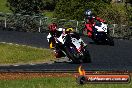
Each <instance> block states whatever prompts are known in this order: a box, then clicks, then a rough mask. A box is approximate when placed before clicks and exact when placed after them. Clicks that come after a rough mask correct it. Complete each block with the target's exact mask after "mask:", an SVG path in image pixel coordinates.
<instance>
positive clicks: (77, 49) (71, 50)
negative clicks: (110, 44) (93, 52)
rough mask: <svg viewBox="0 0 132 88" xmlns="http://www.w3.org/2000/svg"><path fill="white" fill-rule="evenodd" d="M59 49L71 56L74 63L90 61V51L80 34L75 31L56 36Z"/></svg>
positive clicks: (70, 58)
mask: <svg viewBox="0 0 132 88" xmlns="http://www.w3.org/2000/svg"><path fill="white" fill-rule="evenodd" d="M55 41H56V46H55V48H57V50H59V52H60V53H61V54H63V55H65V56H67V57H68V58H69V60H71V61H72V62H73V63H90V62H91V59H90V55H89V51H88V50H87V49H86V46H85V44H84V42H83V40H82V39H81V38H80V36H79V35H78V34H77V33H75V32H70V33H67V34H62V35H61V36H60V37H58V38H57V37H55Z"/></svg>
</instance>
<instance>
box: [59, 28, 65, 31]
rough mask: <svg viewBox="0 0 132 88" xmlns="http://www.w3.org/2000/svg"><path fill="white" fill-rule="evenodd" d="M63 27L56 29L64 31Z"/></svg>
mask: <svg viewBox="0 0 132 88" xmlns="http://www.w3.org/2000/svg"><path fill="white" fill-rule="evenodd" d="M64 30H65V29H64V28H58V29H57V31H64Z"/></svg>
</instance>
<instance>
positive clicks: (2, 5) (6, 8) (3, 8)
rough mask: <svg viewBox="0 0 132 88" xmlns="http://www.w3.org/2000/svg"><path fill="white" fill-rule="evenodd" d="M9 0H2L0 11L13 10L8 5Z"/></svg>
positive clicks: (7, 11) (0, 0)
mask: <svg viewBox="0 0 132 88" xmlns="http://www.w3.org/2000/svg"><path fill="white" fill-rule="evenodd" d="M6 2H7V0H0V12H4V13H9V12H11V10H10V9H9V7H7V6H6Z"/></svg>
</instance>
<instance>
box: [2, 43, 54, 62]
mask: <svg viewBox="0 0 132 88" xmlns="http://www.w3.org/2000/svg"><path fill="white" fill-rule="evenodd" d="M53 59H54V56H53V54H52V51H51V50H49V49H42V48H34V47H30V46H21V45H13V44H3V43H0V64H15V63H17V64H18V63H20V64H21V63H36V62H45V61H49V60H53Z"/></svg>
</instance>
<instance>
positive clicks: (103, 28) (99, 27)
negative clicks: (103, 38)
mask: <svg viewBox="0 0 132 88" xmlns="http://www.w3.org/2000/svg"><path fill="white" fill-rule="evenodd" d="M95 28H96V29H97V32H107V24H104V23H101V24H100V25H95Z"/></svg>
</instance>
